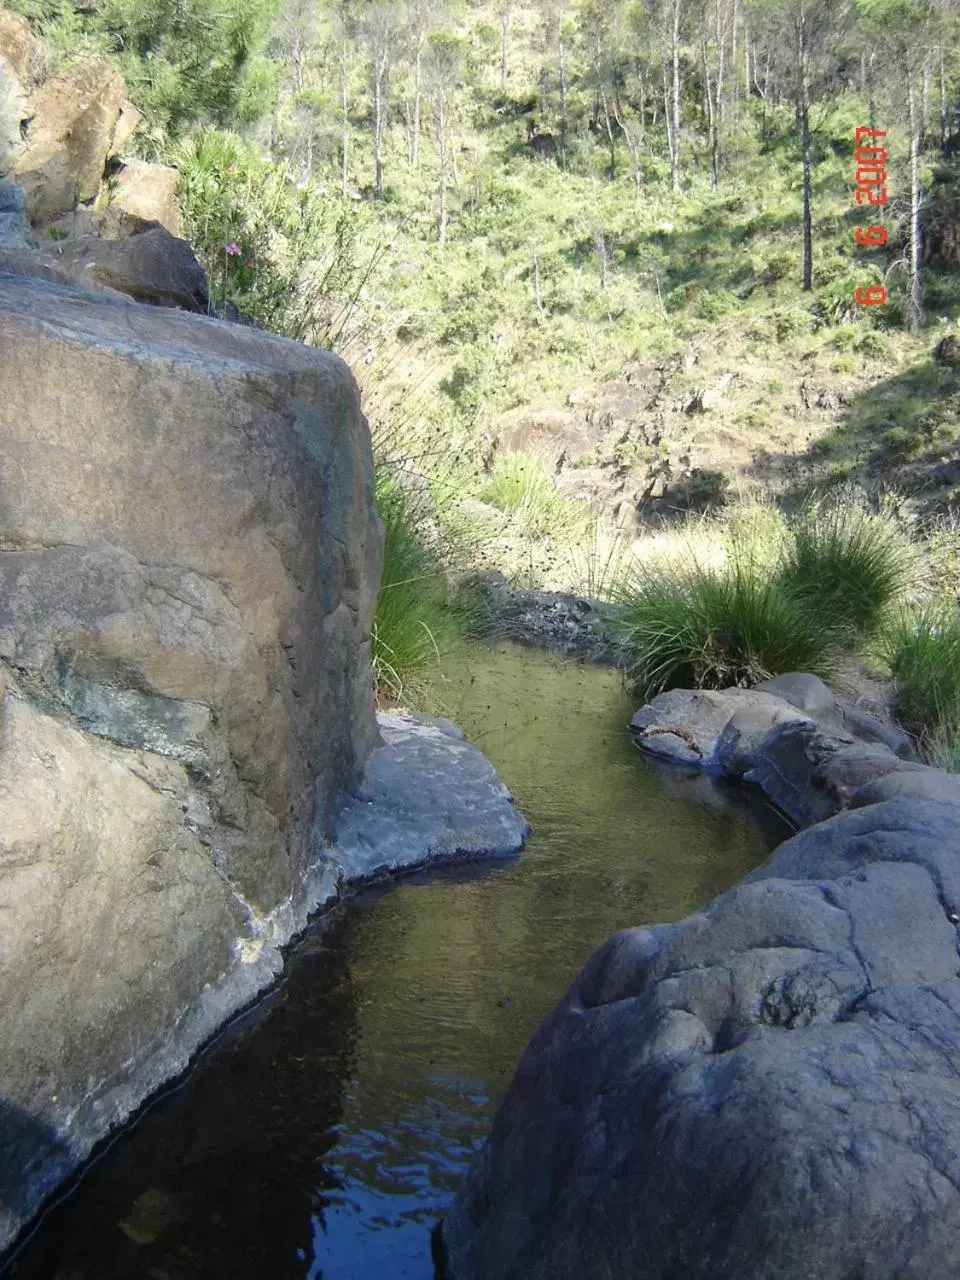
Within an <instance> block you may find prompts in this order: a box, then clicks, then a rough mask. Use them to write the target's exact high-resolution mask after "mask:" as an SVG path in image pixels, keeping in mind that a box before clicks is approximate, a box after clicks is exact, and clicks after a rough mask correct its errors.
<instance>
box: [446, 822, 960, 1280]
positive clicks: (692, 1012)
mask: <svg viewBox="0 0 960 1280" xmlns="http://www.w3.org/2000/svg"><path fill="white" fill-rule="evenodd" d="M958 906H960V808H958V807H957V806H955V805H952V804H948V803H944V802H938V801H916V800H891V801H887V802H885V803H882V804H877V805H871V806H869V807H867V808H863V809H861V810H858V811H855V812H848V813H843V814H840V815H838V816H836V817H834V818H831V819H830V820H829V821H826V822H823V823H821V824H820V825H818V826H815V827H812V828H811V829H809V830H808V831H805V832H802V833H801V834H800V835H798V836H796V837H794V839H792V840H790V841H789V842H788V843H787V844H785V845H783V846H782V847H781V848H780V849H779V850H778V851H777V852H776V853H775V854H774V856H773V858H772V859H771V860H770V862H769V863H768V864H767V865H766V866H765V867H764V868H762V869H761V870H760V871H758V872H756V873H754V874H753V875H751V876H749V877H747V879H746V880H744V881H743V882H741V883H740V884H739V885H737V886H736V887H735V888H733V889H731V890H730V891H729V892H728V893H726V894H724V895H723V896H722V897H720V898H718V899H717V900H716V901H715V902H714V903H713V904H712V906H710V907H709V908H708V909H707V910H706V911H705V912H703V913H698V914H697V915H694V916H692V917H690V919H688V920H686V921H684V922H683V923H682V924H679V925H670V926H661V927H656V928H649V929H629V930H626V931H624V932H622V933H619V934H616V935H614V936H613V937H612V938H610V939H608V941H607V942H606V943H605V944H604V945H603V946H602V947H601V948H600V949H599V950H598V951H597V952H595V953H594V955H593V956H592V957H591V959H590V960H589V961H588V963H587V965H586V966H585V968H584V969H583V970H582V972H581V973H580V975H579V976H578V977H577V978H576V980H575V981H574V983H573V986H572V987H571V989H570V991H569V992H568V994H567V995H566V997H565V998H564V999H563V1001H562V1002H561V1003H560V1005H559V1006H558V1008H557V1009H556V1010H555V1011H554V1012H553V1013H552V1014H551V1015H550V1016H549V1017H548V1018H547V1020H546V1021H545V1022H544V1024H543V1025H542V1026H541V1027H540V1029H539V1030H538V1032H537V1033H536V1035H535V1036H534V1038H533V1040H532V1041H531V1044H530V1046H529V1047H528V1049H527V1051H526V1053H525V1055H524V1057H523V1060H522V1062H521V1064H520V1067H519V1069H518V1071H517V1074H516V1076H515V1078H514V1080H513V1083H512V1085H511V1087H510V1090H509V1092H508V1094H507V1097H506V1099H505V1101H504V1103H503V1106H502V1107H501V1109H500V1111H499V1113H498V1115H497V1117H496V1120H495V1122H494V1126H493V1131H492V1134H491V1136H490V1139H489V1140H488V1142H487V1144H486V1146H485V1147H484V1149H483V1150H482V1152H481V1153H480V1155H479V1156H478V1157H477V1158H476V1159H475V1160H474V1163H473V1164H472V1166H471V1168H470V1171H469V1173H468V1176H467V1179H466V1182H465V1184H464V1186H463V1187H462V1188H461V1190H460V1192H459V1194H458V1196H457V1198H456V1201H455V1203H454V1205H453V1207H452V1209H451V1211H450V1213H449V1214H448V1216H447V1218H446V1220H445V1222H444V1225H443V1241H444V1245H445V1249H446V1252H447V1263H448V1275H449V1276H452V1277H455V1280H481V1278H482V1280H521V1278H522V1280H548V1278H549V1280H574V1278H575V1277H576V1278H577V1280H586V1278H589V1280H626V1277H633V1276H644V1277H645V1278H647V1280H694V1278H702V1280H707V1278H708V1277H709V1280H848V1278H849V1277H853V1276H858V1277H859V1276H862V1277H867V1276H869V1277H870V1280H894V1278H895V1277H896V1278H897V1280H907V1278H913V1277H916V1278H917V1280H950V1278H952V1277H954V1276H956V1274H957V1264H956V1256H955V1255H956V1242H957V1240H958V1239H960V1158H958V1154H957V1151H958V1143H957V1138H958V1135H960V978H958V969H960V962H958V953H957V923H956V922H957V919H958V916H957V907H958Z"/></svg>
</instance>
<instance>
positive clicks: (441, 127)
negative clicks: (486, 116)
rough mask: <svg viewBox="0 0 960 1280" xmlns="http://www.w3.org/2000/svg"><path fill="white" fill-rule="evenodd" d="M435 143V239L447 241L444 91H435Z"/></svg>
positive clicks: (441, 242)
mask: <svg viewBox="0 0 960 1280" xmlns="http://www.w3.org/2000/svg"><path fill="white" fill-rule="evenodd" d="M437 144H438V146H439V148H440V221H439V225H438V228H437V240H438V241H439V242H440V244H446V242H447V113H446V103H445V102H444V93H443V90H442V89H441V90H440V91H439V92H438V93H437Z"/></svg>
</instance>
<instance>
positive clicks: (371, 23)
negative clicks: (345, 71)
mask: <svg viewBox="0 0 960 1280" xmlns="http://www.w3.org/2000/svg"><path fill="white" fill-rule="evenodd" d="M360 32H361V36H362V39H363V43H364V45H365V47H366V49H367V53H368V55H369V58H370V91H371V99H372V107H373V111H372V115H371V124H372V128H373V164H374V187H373V193H374V198H375V199H376V200H382V199H383V142H384V138H385V137H386V132H387V122H388V117H389V110H390V72H391V69H392V67H393V64H394V60H395V58H396V55H397V45H398V41H399V34H400V10H399V8H398V6H397V4H396V3H395V0H367V3H366V4H365V5H364V7H363V10H362V15H361V18H360Z"/></svg>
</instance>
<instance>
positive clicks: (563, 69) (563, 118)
mask: <svg viewBox="0 0 960 1280" xmlns="http://www.w3.org/2000/svg"><path fill="white" fill-rule="evenodd" d="M557 42H558V52H559V61H560V129H561V131H565V130H566V127H567V52H566V47H565V45H564V43H563V32H562V31H560V32H559V33H558V36H557Z"/></svg>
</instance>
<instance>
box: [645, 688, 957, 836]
mask: <svg viewBox="0 0 960 1280" xmlns="http://www.w3.org/2000/svg"><path fill="white" fill-rule="evenodd" d="M630 731H631V733H632V734H633V736H634V741H635V742H636V744H637V746H638V747H639V748H640V749H641V750H642V751H644V752H645V753H646V754H648V755H651V756H655V757H658V758H660V759H662V760H665V761H667V762H668V763H671V764H681V765H686V766H689V767H693V768H697V769H703V770H704V771H706V772H708V773H712V774H717V775H720V776H723V777H728V778H738V779H739V778H742V779H745V780H746V781H747V782H753V783H757V784H759V785H760V786H761V787H762V788H763V790H764V791H765V792H766V793H767V795H768V797H769V798H770V799H771V800H772V801H773V803H774V804H775V805H776V806H777V808H778V809H780V810H781V812H783V813H784V814H786V815H787V816H788V817H789V818H790V819H791V820H792V821H793V822H795V823H796V824H797V825H798V826H799V827H806V826H809V825H810V824H811V823H814V822H822V821H823V820H824V819H825V818H829V817H830V816H831V815H832V814H834V813H837V812H838V811H839V810H841V809H845V808H857V807H858V806H860V805H864V804H870V803H876V801H877V800H881V799H892V798H893V797H895V796H898V795H903V796H916V797H917V798H918V799H919V798H927V799H939V798H951V797H952V796H953V794H954V793H955V787H954V784H952V783H950V782H949V781H944V779H945V777H946V775H943V774H941V773H940V771H939V770H937V769H931V768H929V767H928V766H926V765H922V764H920V763H918V762H917V761H916V759H915V752H914V748H913V741H912V739H911V738H910V736H909V734H907V733H904V731H903V730H902V729H898V728H897V727H896V726H894V725H889V724H885V723H884V722H882V721H880V720H878V719H876V718H875V717H874V716H871V715H868V714H867V713H866V712H865V711H862V710H861V709H860V708H859V707H856V706H852V705H851V704H850V703H846V702H841V701H838V700H837V699H836V698H835V697H834V695H833V691H832V690H831V689H830V687H829V686H828V685H826V684H825V683H824V682H823V681H822V680H820V679H819V677H817V676H813V675H806V674H804V673H802V672H794V673H791V674H790V675H786V676H780V677H778V679H776V680H768V681H765V682H764V683H763V684H762V685H759V686H758V687H757V688H756V689H723V690H707V689H672V690H670V691H669V692H668V693H662V694H660V695H659V696H658V697H656V698H654V699H653V700H652V701H651V702H649V703H647V705H646V706H643V707H641V708H640V710H639V711H638V712H637V713H636V714H635V715H634V717H633V719H632V720H631V722H630ZM888 775H889V776H890V777H891V779H892V778H893V777H894V776H896V777H897V778H898V779H901V781H899V782H897V783H896V784H894V783H893V782H891V783H890V784H888V785H887V787H886V789H884V788H883V787H882V786H881V785H880V784H881V781H882V780H883V779H884V778H886V777H887V776H888ZM921 775H922V776H923V778H924V780H923V781H918V779H919V777H920V776H921ZM934 778H936V779H940V781H934V780H933V779H934ZM870 787H875V788H876V787H879V788H880V789H879V790H869V789H868V788H870Z"/></svg>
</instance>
